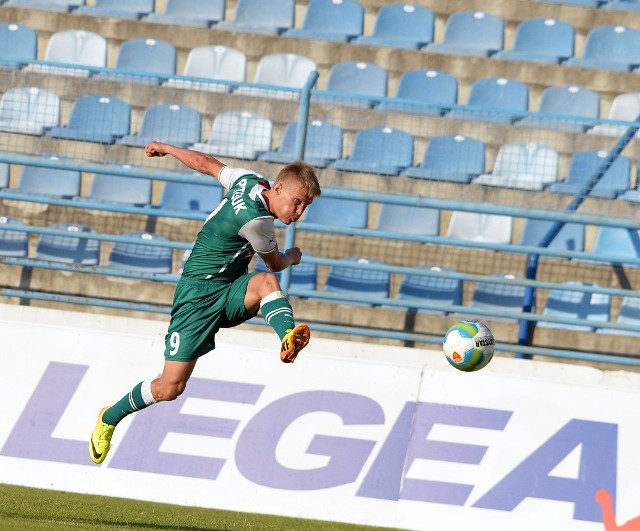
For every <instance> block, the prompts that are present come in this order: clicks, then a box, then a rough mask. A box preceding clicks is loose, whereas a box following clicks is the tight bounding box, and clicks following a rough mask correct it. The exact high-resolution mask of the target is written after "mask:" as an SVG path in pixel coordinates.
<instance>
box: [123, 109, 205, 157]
mask: <svg viewBox="0 0 640 531" xmlns="http://www.w3.org/2000/svg"><path fill="white" fill-rule="evenodd" d="M201 126H202V118H201V116H200V113H199V112H198V111H196V110H194V109H191V108H189V107H181V106H180V105H175V104H173V105H167V104H160V105H152V106H151V107H147V109H146V110H145V112H144V115H143V116H142V125H141V126H140V131H139V132H137V133H136V134H134V135H126V136H123V137H122V138H120V139H118V141H117V143H118V144H125V145H127V146H145V145H146V144H148V143H149V142H151V141H152V140H158V141H160V142H167V143H169V144H174V145H177V146H180V147H187V146H190V145H191V144H195V143H196V142H199V141H200V129H201Z"/></svg>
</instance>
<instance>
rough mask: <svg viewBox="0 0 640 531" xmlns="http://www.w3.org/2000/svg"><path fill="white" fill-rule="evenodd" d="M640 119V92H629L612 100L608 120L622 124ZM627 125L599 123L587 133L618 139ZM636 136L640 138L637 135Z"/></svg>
mask: <svg viewBox="0 0 640 531" xmlns="http://www.w3.org/2000/svg"><path fill="white" fill-rule="evenodd" d="M639 117H640V92H629V93H627V94H618V95H617V96H616V97H615V98H613V102H612V103H611V108H610V110H609V116H608V117H607V118H608V120H618V121H622V122H634V121H635V120H636V119H637V118H639ZM628 127H629V125H625V124H612V123H600V124H597V125H595V126H593V127H592V128H591V129H589V130H588V131H587V134H589V135H606V136H616V137H620V136H622V135H623V134H624V132H625V131H626V130H627V129H628ZM636 135H638V136H640V134H639V133H636Z"/></svg>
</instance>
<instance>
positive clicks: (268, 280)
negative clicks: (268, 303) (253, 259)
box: [260, 273, 280, 293]
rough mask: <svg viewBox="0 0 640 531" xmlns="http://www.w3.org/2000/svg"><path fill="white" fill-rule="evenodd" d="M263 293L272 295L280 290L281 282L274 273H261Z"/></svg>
mask: <svg viewBox="0 0 640 531" xmlns="http://www.w3.org/2000/svg"><path fill="white" fill-rule="evenodd" d="M260 284H261V288H262V289H261V290H260V291H261V292H263V293H271V292H273V291H277V290H279V289H280V282H278V277H277V276H276V275H275V274H274V273H260Z"/></svg>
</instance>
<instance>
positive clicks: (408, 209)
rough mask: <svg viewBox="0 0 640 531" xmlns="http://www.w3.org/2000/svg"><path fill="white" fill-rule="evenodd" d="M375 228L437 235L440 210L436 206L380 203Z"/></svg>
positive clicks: (421, 234)
mask: <svg viewBox="0 0 640 531" xmlns="http://www.w3.org/2000/svg"><path fill="white" fill-rule="evenodd" d="M375 228H376V229H377V230H382V231H385V232H397V233H400V234H415V235H420V236H437V235H438V234H440V211H439V210H438V209H437V208H427V207H421V206H410V205H394V204H391V203H382V206H381V207H380V210H379V211H378V219H377V220H376V225H375Z"/></svg>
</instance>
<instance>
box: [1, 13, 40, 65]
mask: <svg viewBox="0 0 640 531" xmlns="http://www.w3.org/2000/svg"><path fill="white" fill-rule="evenodd" d="M37 58H38V34H37V33H36V31H35V30H34V29H32V28H30V27H28V26H24V25H22V24H15V23H13V22H8V23H7V22H5V23H2V24H0V66H1V67H4V68H17V67H19V66H21V65H23V64H25V63H29V62H30V61H35V60H36V59H37Z"/></svg>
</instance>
